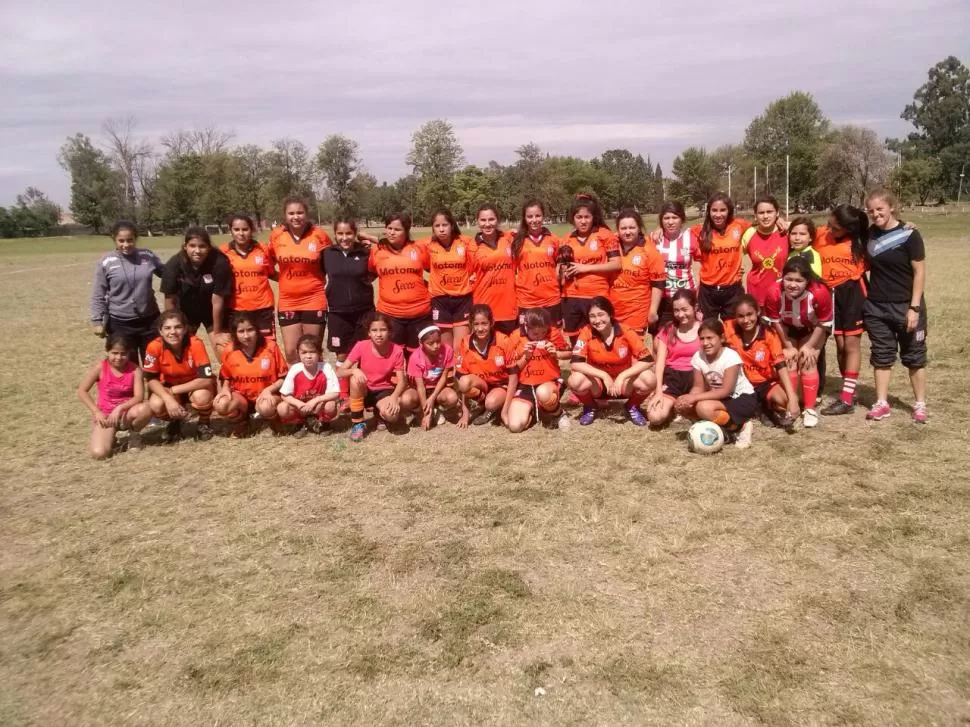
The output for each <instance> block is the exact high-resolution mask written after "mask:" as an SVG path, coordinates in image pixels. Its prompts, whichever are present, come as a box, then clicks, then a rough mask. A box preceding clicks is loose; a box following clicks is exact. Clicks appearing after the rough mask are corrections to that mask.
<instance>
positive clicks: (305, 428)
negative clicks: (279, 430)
mask: <svg viewBox="0 0 970 727" xmlns="http://www.w3.org/2000/svg"><path fill="white" fill-rule="evenodd" d="M309 433H310V423H309V422H307V423H305V424H301V425H300V426H298V427H297V428H296V430H295V431H294V432H293V438H294V439H303V438H304V437H305V436H306V435H307V434H309Z"/></svg>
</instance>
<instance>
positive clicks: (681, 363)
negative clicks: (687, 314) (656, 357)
mask: <svg viewBox="0 0 970 727" xmlns="http://www.w3.org/2000/svg"><path fill="white" fill-rule="evenodd" d="M668 331H669V332H670V335H669V336H668V335H667V332H668ZM657 338H658V339H660V340H662V341H663V342H664V343H665V344H667V360H666V362H665V363H664V366H665V367H666V368H669V369H673V370H674V371H691V370H692V369H693V368H694V367H693V365H692V364H691V359H692V358H694V354H695V353H697V352H698V351H700V350H701V339H700V337H698V338H695V339H694V340H693V341H691V342H689V343H687V342H685V341H681V340H680V336H678V335H677V329H676V328H667V327H664V328H663V330H661V331H660V332H659V333H658V334H657Z"/></svg>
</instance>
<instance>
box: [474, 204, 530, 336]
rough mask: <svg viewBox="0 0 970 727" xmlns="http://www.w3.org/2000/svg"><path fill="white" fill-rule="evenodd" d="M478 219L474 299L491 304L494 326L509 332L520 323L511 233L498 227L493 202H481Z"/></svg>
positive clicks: (480, 303) (475, 242)
mask: <svg viewBox="0 0 970 727" xmlns="http://www.w3.org/2000/svg"><path fill="white" fill-rule="evenodd" d="M476 220H477V222H478V234H477V235H475V240H474V242H473V243H472V249H471V258H472V267H473V270H474V271H475V291H474V293H473V295H472V302H473V303H474V304H475V305H487V306H488V307H489V308H491V310H492V315H493V316H494V317H495V328H496V329H497V330H499V331H501V332H502V333H505V334H506V335H508V334H510V333H512V331H514V330H515V328H516V326H517V325H518V308H517V306H516V290H515V265H514V264H513V260H512V236H511V235H509V234H507V233H505V232H503V231H502V230H500V229H499V226H498V208H497V207H495V206H494V205H491V204H486V205H482V206H481V207H480V208H479V210H478V214H477V215H476ZM466 331H467V329H466Z"/></svg>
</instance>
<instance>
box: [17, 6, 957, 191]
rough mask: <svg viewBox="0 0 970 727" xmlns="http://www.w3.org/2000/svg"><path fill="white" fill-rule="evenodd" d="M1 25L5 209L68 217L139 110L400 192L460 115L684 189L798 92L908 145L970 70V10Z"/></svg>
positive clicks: (116, 12)
mask: <svg viewBox="0 0 970 727" xmlns="http://www.w3.org/2000/svg"><path fill="white" fill-rule="evenodd" d="M916 7H918V8H919V10H918V11H915V10H914V9H913V8H916ZM661 8H662V9H661ZM483 9H484V10H483ZM0 28H2V29H3V39H2V41H0V88H2V89H3V90H4V93H3V97H2V104H0V204H4V203H9V202H11V201H13V199H14V197H15V195H16V194H17V193H19V192H20V191H22V190H23V189H24V188H25V187H27V186H28V185H33V186H37V187H39V188H41V189H42V190H44V191H45V192H47V193H48V194H49V195H50V196H52V197H53V198H54V199H55V200H56V201H58V202H60V203H62V204H65V205H66V204H67V202H68V201H69V179H68V176H67V174H66V173H65V172H64V171H63V170H61V168H60V167H59V166H58V164H57V161H56V156H57V151H58V149H59V147H60V145H61V144H62V143H63V141H64V139H65V138H66V137H67V136H69V135H71V134H74V133H76V132H83V133H85V134H88V135H90V136H91V137H92V138H95V139H98V138H99V137H100V129H101V124H102V122H103V121H104V120H105V119H107V118H110V117H117V116H125V115H128V114H132V115H134V116H135V117H136V118H137V121H138V132H139V133H140V134H141V135H143V136H145V137H146V138H149V139H157V138H158V136H160V135H161V134H163V133H165V132H170V131H173V130H177V129H191V128H199V127H205V126H208V125H218V126H220V127H224V128H229V129H232V130H234V131H235V132H236V141H237V142H239V143H248V142H255V143H258V144H263V145H265V144H268V143H269V142H270V141H271V140H273V139H276V138H280V137H283V136H291V137H295V138H297V139H300V140H302V141H303V142H304V143H306V144H308V145H310V146H311V147H313V148H315V147H316V146H317V144H319V142H320V141H321V140H322V139H323V138H324V137H325V136H326V135H328V134H331V133H335V132H341V133H344V134H347V135H349V136H351V137H353V138H354V139H357V140H358V141H359V142H360V147H361V153H362V156H363V158H364V163H365V165H366V167H367V168H368V169H369V170H370V171H371V172H372V173H374V174H375V175H376V176H377V177H378V179H381V180H388V181H393V180H394V179H396V178H397V177H398V176H400V175H402V174H404V173H406V171H407V168H406V165H405V163H404V157H405V154H406V153H407V149H408V146H409V143H410V137H411V134H412V133H413V131H414V130H415V129H416V128H417V127H418V126H420V125H421V124H422V123H423V122H424V121H427V120H429V119H433V118H439V117H441V118H447V119H449V120H450V121H451V122H452V123H453V124H454V126H455V128H456V130H457V133H458V137H459V139H460V141H461V143H462V144H463V146H464V149H465V156H466V159H467V161H468V162H469V163H475V164H487V163H488V161H489V160H491V159H495V160H497V161H499V162H502V163H508V162H511V161H513V160H514V159H515V154H514V150H515V148H516V147H518V146H519V145H521V144H523V143H526V142H529V141H535V142H536V143H538V144H539V145H540V146H541V147H542V148H543V150H546V151H549V152H553V153H562V154H565V153H568V154H574V155H577V156H583V157H592V156H595V155H598V154H599V153H600V152H602V151H604V150H606V149H611V148H618V147H622V148H628V149H630V150H632V151H634V152H639V153H642V154H644V155H645V156H646V155H647V154H650V155H651V156H652V157H653V158H654V159H655V160H656V161H659V162H660V163H661V164H662V165H663V168H664V171H665V173H666V172H669V168H670V163H671V161H672V160H673V158H674V157H675V156H676V155H677V153H678V152H679V151H680V150H682V149H683V148H684V147H686V146H689V145H692V144H696V145H705V146H708V147H711V148H713V147H715V146H717V145H719V144H723V143H728V142H736V141H739V140H740V139H741V138H742V136H743V133H744V129H745V127H746V126H747V124H748V122H749V121H750V120H751V119H752V118H753V117H754V116H755V115H757V114H758V113H760V112H761V111H762V109H763V108H764V106H765V105H766V104H767V103H768V102H770V101H771V100H773V99H775V98H777V97H779V96H782V95H785V94H787V93H788V92H789V91H792V90H796V89H797V90H804V91H808V92H810V93H812V94H814V95H815V98H816V99H817V101H818V102H819V104H820V105H821V107H822V110H823V111H824V112H825V113H826V114H827V115H828V116H829V117H830V118H831V119H833V121H835V122H837V123H857V124H867V125H869V126H871V127H873V128H874V129H876V131H877V132H878V133H879V134H880V135H881V136H898V135H902V134H905V133H906V132H907V131H908V130H909V127H908V125H907V124H906V122H904V121H902V120H901V119H900V118H899V114H900V112H901V111H902V109H903V107H904V106H905V105H906V103H908V102H909V101H911V100H912V95H913V91H915V90H916V88H917V87H919V86H920V85H921V84H922V83H923V82H924V80H925V78H926V72H927V70H928V69H929V67H930V66H932V65H933V64H934V63H936V62H938V61H940V60H942V59H943V58H945V57H946V56H948V55H956V56H958V57H960V58H961V59H962V60H963V61H964V62H970V0H883V1H882V2H873V1H871V0H855V1H854V2H853V1H848V2H847V1H846V0H812V1H811V2H773V3H764V2H755V1H753V0H738V1H737V2H735V3H714V2H695V1H694V0H675V2H671V3H669V4H668V5H667V7H665V8H664V7H663V6H661V5H660V4H659V3H650V2H645V1H644V0H613V1H610V0H607V1H606V2H592V1H591V0H584V1H583V2H576V1H574V0H539V1H537V2H531V3H530V2H516V1H512V2H508V1H507V0H486V1H485V2H480V1H474V2H465V1H462V0H451V1H450V2H444V1H437V2H433V1H426V0H418V1H415V0H411V1H408V2H392V1H390V0H384V1H383V2H359V1H358V2H345V3H336V2H326V1H324V0H319V1H317V2H310V1H309V0H293V1H290V2H288V1H286V0H281V1H280V2H265V1H261V2H253V1H251V0H233V1H232V2H229V1H227V0H221V1H220V0H209V1H206V0H193V1H191V2H189V1H187V0H162V1H159V0H155V1H154V2H150V3H148V2H142V1H141V0H125V1H119V0H98V1H97V2H92V1H91V0H72V1H68V2H64V1H63V0H44V1H38V0H32V1H31V2H24V0H2V2H0Z"/></svg>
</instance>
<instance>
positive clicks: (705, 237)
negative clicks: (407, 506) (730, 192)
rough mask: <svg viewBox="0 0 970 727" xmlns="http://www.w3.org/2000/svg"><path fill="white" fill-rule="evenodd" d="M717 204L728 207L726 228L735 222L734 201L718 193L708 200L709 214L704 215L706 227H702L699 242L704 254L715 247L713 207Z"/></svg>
mask: <svg viewBox="0 0 970 727" xmlns="http://www.w3.org/2000/svg"><path fill="white" fill-rule="evenodd" d="M715 202H723V203H724V204H725V205H726V206H727V210H728V213H727V219H726V220H725V221H724V226H725V227H727V226H728V225H730V224H731V223H732V222H734V200H732V199H731V198H730V197H728V196H727V195H726V194H724V192H718V193H717V194H714V195H712V196H711V198H710V199H708V200H707V212H706V213H705V214H704V225H703V226H702V227H701V234H700V237H699V238H698V240H697V241H698V243H699V244H700V248H701V252H703V253H708V252H710V251H711V248H712V247H713V235H712V231H713V230H714V222H713V221H711V207H713V206H714V203H715Z"/></svg>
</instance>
